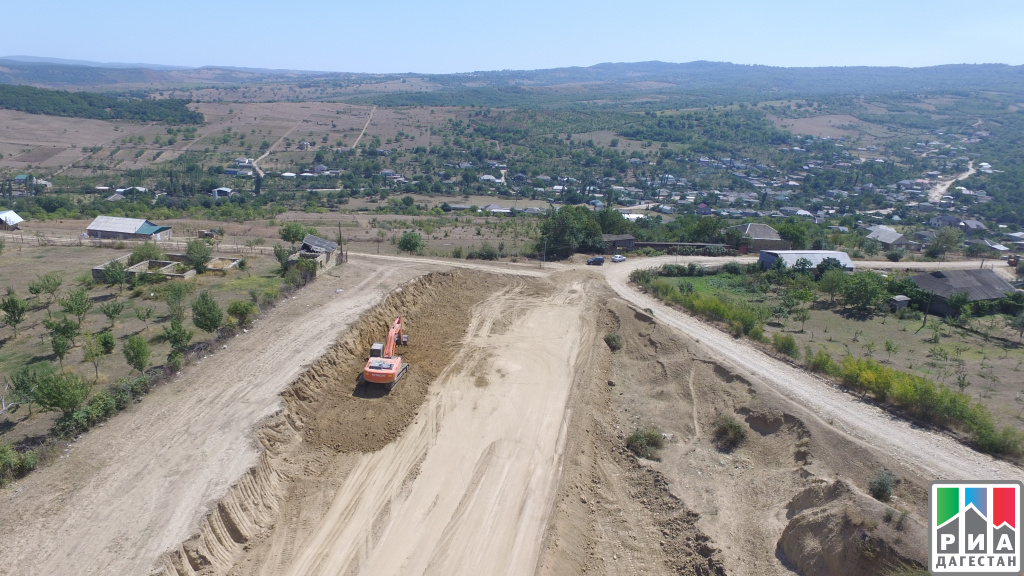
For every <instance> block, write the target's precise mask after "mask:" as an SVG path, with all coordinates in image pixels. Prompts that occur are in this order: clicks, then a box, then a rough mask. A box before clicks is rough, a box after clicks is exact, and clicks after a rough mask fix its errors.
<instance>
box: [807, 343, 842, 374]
mask: <svg viewBox="0 0 1024 576" xmlns="http://www.w3.org/2000/svg"><path fill="white" fill-rule="evenodd" d="M805 358H806V359H807V367H808V368H810V369H811V371H812V372H817V373H818V374H831V375H835V374H836V373H837V371H838V370H839V366H838V365H837V364H836V363H835V361H834V360H832V356H830V355H829V353H828V352H826V351H825V349H824V348H822V349H821V350H818V351H817V352H815V353H813V354H812V353H811V348H810V346H808V347H807V353H806V355H805Z"/></svg>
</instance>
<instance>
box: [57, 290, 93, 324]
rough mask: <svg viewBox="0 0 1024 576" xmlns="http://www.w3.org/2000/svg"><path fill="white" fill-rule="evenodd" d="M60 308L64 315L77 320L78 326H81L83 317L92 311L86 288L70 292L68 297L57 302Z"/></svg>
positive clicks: (91, 302) (91, 303) (90, 299)
mask: <svg viewBox="0 0 1024 576" xmlns="http://www.w3.org/2000/svg"><path fill="white" fill-rule="evenodd" d="M59 302H60V305H61V308H63V309H64V312H65V313H66V314H70V315H72V316H74V317H76V318H78V326H79V327H81V326H82V321H83V320H84V319H85V315H86V314H88V313H89V310H91V309H92V305H93V301H92V298H89V291H88V290H87V289H86V288H84V287H83V288H78V289H77V290H72V291H71V292H69V293H68V295H67V296H66V297H64V298H61V299H60V300H59Z"/></svg>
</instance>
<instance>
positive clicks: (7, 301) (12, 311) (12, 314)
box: [0, 289, 28, 339]
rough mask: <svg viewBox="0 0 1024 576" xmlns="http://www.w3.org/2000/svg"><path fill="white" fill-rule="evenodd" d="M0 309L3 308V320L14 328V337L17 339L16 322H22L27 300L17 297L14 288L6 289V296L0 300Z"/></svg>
mask: <svg viewBox="0 0 1024 576" xmlns="http://www.w3.org/2000/svg"><path fill="white" fill-rule="evenodd" d="M0 310H3V313H4V322H5V323H6V324H7V325H8V326H10V327H11V328H14V338H15V339H17V338H18V324H21V323H22V322H24V321H25V315H26V314H28V302H25V301H24V300H22V299H21V298H18V295H17V294H15V292H14V290H11V289H8V290H7V296H5V297H4V298H3V299H2V300H0Z"/></svg>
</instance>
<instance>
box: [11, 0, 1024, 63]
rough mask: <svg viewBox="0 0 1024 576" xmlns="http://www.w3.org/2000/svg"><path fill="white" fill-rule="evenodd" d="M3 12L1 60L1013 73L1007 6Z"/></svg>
mask: <svg viewBox="0 0 1024 576" xmlns="http://www.w3.org/2000/svg"><path fill="white" fill-rule="evenodd" d="M2 13H3V21H4V23H5V24H4V28H5V30H4V33H3V34H2V35H0V55H14V54H24V55H31V56H49V57H54V58H69V59H79V60H94V61H101V62H146V63H153V64H176V65H186V66H203V65H227V66H248V67H255V68H288V69H301V70H329V71H344V72H433V73H441V72H469V71H474V70H500V69H535V68H552V67H558V66H589V65H592V64H597V63H600V62H636V61H644V60H662V61H666V62H689V61H693V60H713V61H727V62H735V63H740V64H765V65H772V66H854V65H870V66H882V65H884V66H930V65H936V64H953V63H991V62H1000V63H1006V64H1014V65H1019V64H1024V40H1022V39H1021V36H1020V30H1022V29H1024V2H1021V1H1020V0H1000V1H987V0H980V1H975V2H952V1H947V0H930V1H927V2H925V1H921V0H917V1H914V2H909V1H904V0H887V1H880V0H861V1H859V2H842V3H839V2H833V1H830V0H815V1H804V0H791V1H774V2H773V1H769V0H702V1H700V2H693V1H691V0H677V1H674V2H673V1H654V0H633V1H629V2H621V1H620V2H610V1H607V0H589V1H581V0H547V1H539V0H520V1H518V2H502V3H497V2H486V0H485V1H484V2H479V1H478V2H470V1H466V0H441V1H435V2H423V1H419V2H415V1H407V0H392V1H389V2H381V1H376V2H375V1H370V0H363V1H360V2H351V1H348V0H341V1H336V2H330V1H323V0H307V1H304V2H268V1H264V0H249V1H246V2H242V1H238V0H230V1H222V0H207V1H198V0H178V1H176V2H173V3H169V2H166V3H165V2H139V1H138V0H133V1H131V2H129V1H126V0H104V1H102V2H95V1H94V2H83V1H81V0H79V1H55V0H35V1H33V2H26V1H17V0H9V1H8V2H7V3H6V5H5V6H4V8H3V10H2ZM15 23H21V24H15Z"/></svg>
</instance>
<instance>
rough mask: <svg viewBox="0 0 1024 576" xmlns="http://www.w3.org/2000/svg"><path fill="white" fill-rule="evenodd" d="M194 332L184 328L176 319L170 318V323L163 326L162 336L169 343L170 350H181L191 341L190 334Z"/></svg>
mask: <svg viewBox="0 0 1024 576" xmlns="http://www.w3.org/2000/svg"><path fill="white" fill-rule="evenodd" d="M194 334H195V333H194V332H192V331H191V330H189V329H188V328H185V326H184V325H183V324H182V323H181V322H179V321H177V320H171V325H170V326H169V327H168V326H164V327H163V334H162V336H163V338H164V339H165V340H167V341H168V342H170V343H171V351H173V352H179V353H180V352H183V351H184V350H185V348H186V347H187V346H188V343H189V342H191V341H192V336H193V335H194Z"/></svg>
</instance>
